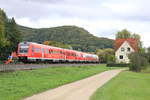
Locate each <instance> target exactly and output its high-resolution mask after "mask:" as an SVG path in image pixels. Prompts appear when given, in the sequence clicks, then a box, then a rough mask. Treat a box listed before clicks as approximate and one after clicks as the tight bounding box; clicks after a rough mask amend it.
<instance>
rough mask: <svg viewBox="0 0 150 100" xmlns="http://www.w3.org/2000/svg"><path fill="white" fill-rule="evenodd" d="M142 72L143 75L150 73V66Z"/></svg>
mask: <svg viewBox="0 0 150 100" xmlns="http://www.w3.org/2000/svg"><path fill="white" fill-rule="evenodd" d="M141 72H142V73H150V66H148V67H147V68H146V69H143V70H142V71H141Z"/></svg>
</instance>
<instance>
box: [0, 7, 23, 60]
mask: <svg viewBox="0 0 150 100" xmlns="http://www.w3.org/2000/svg"><path fill="white" fill-rule="evenodd" d="M20 40H21V37H20V33H19V31H18V29H17V25H16V22H15V19H14V18H12V19H9V18H7V16H6V14H5V12H4V11H3V10H1V9H0V60H6V59H7V57H8V55H10V54H11V53H12V52H14V51H16V50H17V46H18V43H19V42H20Z"/></svg>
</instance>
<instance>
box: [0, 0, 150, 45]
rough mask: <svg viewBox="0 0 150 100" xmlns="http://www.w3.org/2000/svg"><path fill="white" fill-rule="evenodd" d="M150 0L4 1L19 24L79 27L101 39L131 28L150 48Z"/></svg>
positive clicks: (8, 10)
mask: <svg viewBox="0 0 150 100" xmlns="http://www.w3.org/2000/svg"><path fill="white" fill-rule="evenodd" d="M149 5H150V1H149V0H0V8H3V9H4V10H5V11H6V13H7V14H8V17H15V19H16V22H17V23H18V24H21V25H24V26H28V27H33V28H43V27H44V28H47V27H55V26H62V25H76V26H79V27H83V28H85V29H86V30H88V31H89V32H90V33H91V34H93V35H95V36H99V37H108V38H114V37H115V34H116V33H117V31H119V30H122V29H125V28H126V29H128V30H129V31H131V32H133V33H138V34H140V35H141V37H142V41H143V44H144V46H146V47H148V46H150V39H149V38H150V11H149V9H150V6H149Z"/></svg>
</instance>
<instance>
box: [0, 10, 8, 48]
mask: <svg viewBox="0 0 150 100" xmlns="http://www.w3.org/2000/svg"><path fill="white" fill-rule="evenodd" d="M5 20H6V15H5V12H4V11H3V10H1V9H0V48H2V47H5V46H6V45H8V41H7V39H6V37H5Z"/></svg>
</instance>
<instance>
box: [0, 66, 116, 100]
mask: <svg viewBox="0 0 150 100" xmlns="http://www.w3.org/2000/svg"><path fill="white" fill-rule="evenodd" d="M110 69H114V68H108V67H106V66H105V65H97V66H79V67H51V68H42V69H37V70H26V71H16V72H9V73H0V100H20V99H22V98H24V97H27V96H31V95H33V94H35V93H39V92H42V91H45V90H48V89H51V88H55V87H58V86H60V85H63V84H66V83H70V82H73V81H76V80H80V79H83V78H85V77H88V76H91V75H94V74H96V73H100V72H102V71H106V70H110Z"/></svg>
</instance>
